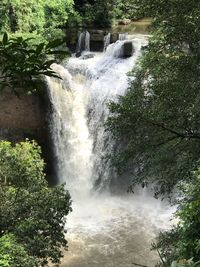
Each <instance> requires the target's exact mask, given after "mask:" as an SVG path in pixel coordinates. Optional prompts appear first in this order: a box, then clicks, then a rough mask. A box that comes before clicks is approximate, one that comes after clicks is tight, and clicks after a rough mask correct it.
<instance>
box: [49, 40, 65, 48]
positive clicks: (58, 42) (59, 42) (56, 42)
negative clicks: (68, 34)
mask: <svg viewBox="0 0 200 267" xmlns="http://www.w3.org/2000/svg"><path fill="white" fill-rule="evenodd" d="M63 43H64V40H62V39H56V40H53V41H51V42H49V43H48V44H47V45H46V48H47V49H52V48H56V47H58V46H60V45H62V44H63Z"/></svg>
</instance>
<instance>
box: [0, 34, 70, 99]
mask: <svg viewBox="0 0 200 267" xmlns="http://www.w3.org/2000/svg"><path fill="white" fill-rule="evenodd" d="M34 41H35V39H33V38H23V37H15V38H9V37H8V35H7V33H5V34H4V35H3V38H2V40H1V41H0V62H1V67H0V69H1V74H0V90H3V89H4V88H10V89H11V90H12V91H13V92H14V93H15V94H19V93H20V92H25V93H33V92H36V91H39V90H42V88H44V87H45V86H44V82H43V80H44V79H43V76H44V75H46V76H51V77H57V78H59V77H58V75H57V74H56V73H55V72H54V71H53V70H52V69H51V64H52V63H54V62H56V59H55V58H54V57H52V56H54V55H64V56H66V55H68V54H69V52H68V50H67V49H65V51H64V50H63V49H62V50H61V49H58V48H57V47H58V46H59V45H61V44H63V40H62V39H61V40H60V39H57V40H53V41H51V42H48V43H45V42H42V43H39V44H37V43H34ZM48 56H49V57H51V58H48Z"/></svg>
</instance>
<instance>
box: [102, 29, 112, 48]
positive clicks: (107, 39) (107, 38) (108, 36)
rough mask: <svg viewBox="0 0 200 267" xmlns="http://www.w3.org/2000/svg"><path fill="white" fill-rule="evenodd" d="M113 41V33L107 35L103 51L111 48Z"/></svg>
mask: <svg viewBox="0 0 200 267" xmlns="http://www.w3.org/2000/svg"><path fill="white" fill-rule="evenodd" d="M110 41H111V33H110V32H109V33H108V34H107V35H105V36H104V46H103V51H106V49H107V47H108V46H109V44H110Z"/></svg>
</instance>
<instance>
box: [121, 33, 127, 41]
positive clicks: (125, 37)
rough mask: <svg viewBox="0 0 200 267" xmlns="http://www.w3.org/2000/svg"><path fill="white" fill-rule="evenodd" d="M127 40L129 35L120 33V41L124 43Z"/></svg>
mask: <svg viewBox="0 0 200 267" xmlns="http://www.w3.org/2000/svg"><path fill="white" fill-rule="evenodd" d="M126 39H127V33H119V40H120V41H124V40H126Z"/></svg>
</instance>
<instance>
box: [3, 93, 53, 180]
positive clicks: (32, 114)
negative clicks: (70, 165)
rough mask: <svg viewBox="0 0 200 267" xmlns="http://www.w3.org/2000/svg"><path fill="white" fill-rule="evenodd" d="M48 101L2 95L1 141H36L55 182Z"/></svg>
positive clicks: (34, 97) (37, 97) (42, 98)
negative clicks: (48, 119)
mask: <svg viewBox="0 0 200 267" xmlns="http://www.w3.org/2000/svg"><path fill="white" fill-rule="evenodd" d="M47 104H48V103H47V101H45V99H44V97H41V96H34V95H20V97H17V96H16V95H14V94H13V93H11V92H3V93H1V94H0V140H8V141H11V142H20V141H23V140H25V139H26V138H28V139H29V140H36V141H37V143H38V144H39V145H40V146H41V147H42V153H43V157H44V159H45V161H46V162H47V167H46V171H47V175H48V177H50V178H49V179H50V181H51V182H52V181H53V178H52V177H53V176H54V170H53V153H52V150H51V144H50V138H49V131H48V121H47Z"/></svg>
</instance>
